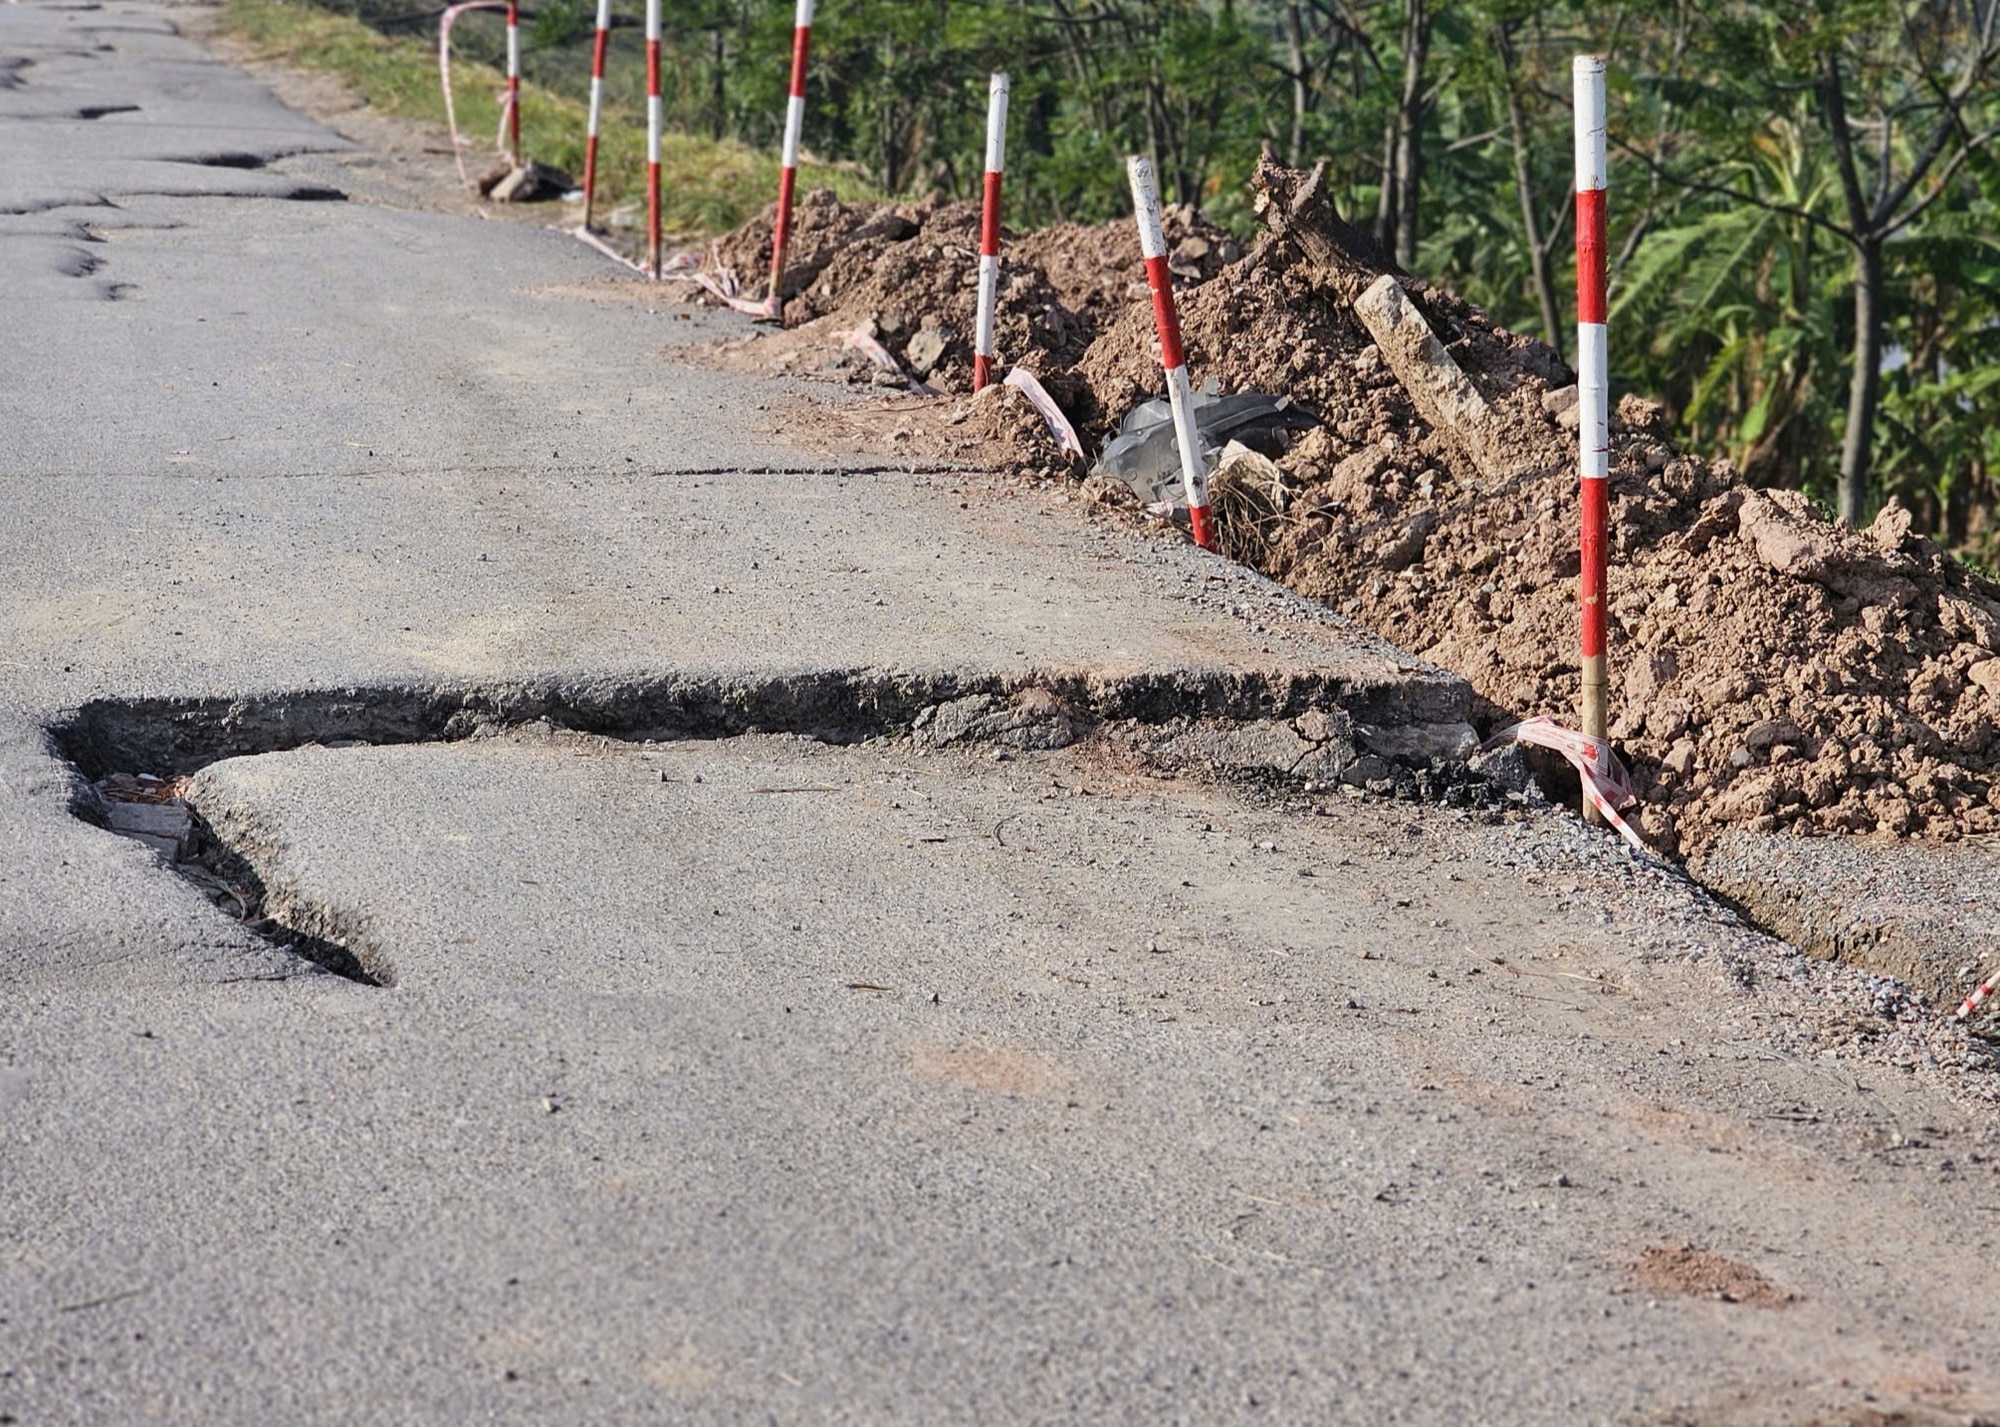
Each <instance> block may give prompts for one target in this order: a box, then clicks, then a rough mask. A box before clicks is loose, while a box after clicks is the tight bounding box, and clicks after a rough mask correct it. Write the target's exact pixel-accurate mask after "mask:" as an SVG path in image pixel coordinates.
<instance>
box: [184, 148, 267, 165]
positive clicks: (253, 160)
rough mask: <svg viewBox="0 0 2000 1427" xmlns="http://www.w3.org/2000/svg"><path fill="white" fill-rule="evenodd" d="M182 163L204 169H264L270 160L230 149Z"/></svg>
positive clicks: (202, 155)
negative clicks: (197, 165) (196, 165)
mask: <svg viewBox="0 0 2000 1427" xmlns="http://www.w3.org/2000/svg"><path fill="white" fill-rule="evenodd" d="M181 162H182V163H191V164H199V165H201V167H203V168H263V167H264V166H265V164H266V163H267V162H268V160H266V159H265V158H264V156H263V155H261V154H252V153H246V152H244V151H242V150H240V149H229V150H225V151H223V152H222V153H217V154H200V155H197V156H196V157H194V158H188V159H182V160H181Z"/></svg>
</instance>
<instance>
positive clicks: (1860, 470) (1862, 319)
mask: <svg viewBox="0 0 2000 1427" xmlns="http://www.w3.org/2000/svg"><path fill="white" fill-rule="evenodd" d="M1885 296H1886V294H1885V293H1884V292H1883V291H1882V240H1881V238H1880V237H1877V236H1875V235H1873V234H1869V235H1866V236H1864V237H1863V238H1862V239H1861V240H1860V241H1859V242H1858V243H1857V244H1856V245H1855V249H1854V371H1853V373H1852V374H1851V375H1850V377H1849V379H1848V386H1847V431H1846V433H1845V435H1844V436H1843V437H1842V438H1841V443H1840V519H1841V521H1842V522H1843V523H1844V524H1847V525H1853V526H1859V525H1860V524H1861V515H1862V512H1863V510H1864V509H1865V508H1866V507H1867V504H1868V460H1869V456H1870V454H1871V452H1872V449H1873V446H1874V436H1875V408H1876V406H1877V404H1878V403H1879V402H1880V400H1881V395H1882V317H1883V311H1882V304H1883V299H1884V297H1885Z"/></svg>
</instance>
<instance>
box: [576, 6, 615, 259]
mask: <svg viewBox="0 0 2000 1427" xmlns="http://www.w3.org/2000/svg"><path fill="white" fill-rule="evenodd" d="M610 45H611V0H597V37H596V39H595V40H594V41H593V42H592V44H591V50H590V119H589V121H588V123H587V124H586V125H585V127H584V131H583V227H584V230H585V231H586V232H587V231H589V228H590V217H591V213H590V210H591V205H592V204H593V203H594V202H595V201H596V198H597V126H598V122H599V120H600V119H602V118H603V115H604V52H605V51H606V50H607V49H609V48H610Z"/></svg>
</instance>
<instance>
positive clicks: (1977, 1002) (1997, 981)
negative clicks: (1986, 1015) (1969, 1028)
mask: <svg viewBox="0 0 2000 1427" xmlns="http://www.w3.org/2000/svg"><path fill="white" fill-rule="evenodd" d="M1995 986H2000V971H1996V972H1994V973H1993V974H1992V975H1991V976H1989V977H1987V978H1986V979H1985V980H1984V981H1982V982H1980V983H1979V984H1978V985H1977V986H1975V987H1974V988H1973V990H1972V994H1971V995H1970V996H1967V997H1966V998H1965V999H1964V1000H1963V1001H1962V1002H1960V1003H1959V1007H1958V1018H1959V1019H1960V1020H1961V1021H1962V1020H1964V1019H1965V1018H1966V1017H1967V1016H1970V1015H1971V1014H1972V1013H1973V1012H1974V1011H1976V1010H1978V1009H1979V1008H1980V1007H1981V1006H1982V1005H1984V1004H1985V1002H1986V998H1987V997H1988V996H1991V995H1992V994H1993V988H1994V987H1995Z"/></svg>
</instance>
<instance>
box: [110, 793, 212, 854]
mask: <svg viewBox="0 0 2000 1427" xmlns="http://www.w3.org/2000/svg"><path fill="white" fill-rule="evenodd" d="M105 826H107V827H109V828H110V829H111V830H112V831H113V832H116V833H123V834H124V835H125V836H126V837H129V838H133V839H136V840H137V841H139V842H143V843H145V844H146V845H147V846H148V847H150V848H152V849H153V851H155V852H157V853H159V854H160V856H162V857H164V858H165V859H166V860H167V861H169V862H177V861H179V860H180V859H181V858H182V857H183V856H185V855H186V854H187V850H188V838H189V836H190V835H191V834H192V833H193V831H194V818H193V816H192V815H191V814H190V813H189V812H188V809H187V804H185V803H182V802H179V801H178V800H176V801H173V802H166V803H121V802H117V801H115V800H107V801H106V803H105Z"/></svg>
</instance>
